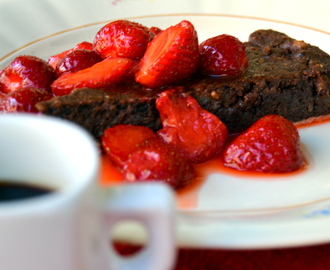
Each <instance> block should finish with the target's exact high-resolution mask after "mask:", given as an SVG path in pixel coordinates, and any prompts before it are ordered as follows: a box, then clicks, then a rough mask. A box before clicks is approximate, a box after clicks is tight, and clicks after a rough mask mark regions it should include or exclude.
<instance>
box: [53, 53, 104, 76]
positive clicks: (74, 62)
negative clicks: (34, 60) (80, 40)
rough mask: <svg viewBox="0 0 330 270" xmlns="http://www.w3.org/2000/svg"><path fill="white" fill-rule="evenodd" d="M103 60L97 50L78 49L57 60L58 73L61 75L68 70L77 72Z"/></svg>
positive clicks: (56, 69)
mask: <svg viewBox="0 0 330 270" xmlns="http://www.w3.org/2000/svg"><path fill="white" fill-rule="evenodd" d="M101 61H102V58H101V57H100V56H99V55H98V54H97V53H96V52H95V51H89V50H81V49H77V50H74V51H73V52H71V53H69V54H68V55H66V56H65V57H63V58H61V59H60V60H59V61H58V62H57V64H56V68H55V71H56V75H57V76H58V77H60V76H61V75H63V74H65V73H68V72H77V71H79V70H82V69H85V68H88V67H91V66H93V65H94V64H96V63H98V62H101Z"/></svg>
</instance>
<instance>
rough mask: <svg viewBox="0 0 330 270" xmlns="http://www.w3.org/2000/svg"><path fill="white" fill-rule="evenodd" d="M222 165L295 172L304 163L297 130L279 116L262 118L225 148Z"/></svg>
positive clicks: (255, 169) (244, 168)
mask: <svg viewBox="0 0 330 270" xmlns="http://www.w3.org/2000/svg"><path fill="white" fill-rule="evenodd" d="M224 163H225V165H226V166H228V167H231V168H234V169H238V170H248V171H261V172H267V173H279V172H280V173H283V172H291V171H295V170H297V169H299V168H300V167H301V166H302V164H303V158H302V152H301V150H300V139H299V134H298V131H297V129H296V127H295V126H294V125H293V124H292V123H291V122H290V121H288V120H286V119H285V118H283V117H281V116H279V115H267V116H264V117H263V118H261V119H259V120H258V121H257V122H256V123H254V124H253V125H252V126H251V127H250V128H249V129H248V130H247V131H245V132H243V133H242V134H240V135H239V136H238V137H237V138H236V139H235V140H234V141H233V142H232V143H231V144H230V145H229V146H228V148H227V149H226V150H225V152H224Z"/></svg>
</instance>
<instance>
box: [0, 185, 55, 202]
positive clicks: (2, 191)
mask: <svg viewBox="0 0 330 270" xmlns="http://www.w3.org/2000/svg"><path fill="white" fill-rule="evenodd" d="M51 192H53V190H52V189H50V188H45V187H40V186H36V185H29V184H27V183H13V182H9V181H1V180H0V202H6V201H14V200H22V199H28V198H32V197H37V196H43V195H46V194H49V193H51Z"/></svg>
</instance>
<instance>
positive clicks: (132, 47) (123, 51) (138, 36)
mask: <svg viewBox="0 0 330 270" xmlns="http://www.w3.org/2000/svg"><path fill="white" fill-rule="evenodd" d="M154 35H155V34H154V33H153V32H151V31H150V30H149V28H148V27H146V26H143V25H141V24H139V23H136V22H132V21H128V20H117V21H113V22H110V23H108V24H106V25H105V26H103V27H102V28H101V29H100V30H99V31H98V32H97V34H96V36H95V39H94V42H93V46H94V50H95V51H96V52H97V53H98V54H99V55H101V56H102V57H103V58H107V57H124V58H130V59H132V60H138V59H141V57H142V56H143V54H144V52H145V51H146V49H147V45H148V43H149V41H150V40H152V39H153V37H154Z"/></svg>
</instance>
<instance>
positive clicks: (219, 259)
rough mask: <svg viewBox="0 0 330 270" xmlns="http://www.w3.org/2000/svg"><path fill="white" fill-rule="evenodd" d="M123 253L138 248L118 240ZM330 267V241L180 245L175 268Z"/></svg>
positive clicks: (307, 269)
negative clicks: (244, 246) (245, 246)
mask: <svg viewBox="0 0 330 270" xmlns="http://www.w3.org/2000/svg"><path fill="white" fill-rule="evenodd" d="M117 248H118V250H119V251H120V252H121V253H124V254H130V253H131V252H134V251H135V250H136V249H137V248H136V247H133V246H129V245H125V244H117ZM208 269H210V270H243V269H244V270H259V269H260V270H298V269H299V270H323V269H324V270H325V269H326V270H329V269H330V244H328V245H317V246H308V247H299V248H285V249H263V250H214V249H179V250H178V258H177V261H176V264H175V267H174V268H173V269H172V270H208Z"/></svg>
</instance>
